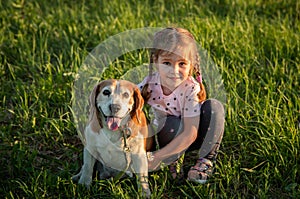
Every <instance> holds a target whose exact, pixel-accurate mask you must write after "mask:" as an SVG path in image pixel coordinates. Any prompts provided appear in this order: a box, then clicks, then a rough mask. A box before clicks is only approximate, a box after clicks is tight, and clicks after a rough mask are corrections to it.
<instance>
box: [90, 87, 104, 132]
mask: <svg viewBox="0 0 300 199" xmlns="http://www.w3.org/2000/svg"><path fill="white" fill-rule="evenodd" d="M100 86H101V82H100V83H98V84H96V86H95V87H94V88H93V90H92V92H91V94H90V98H89V106H90V110H89V123H90V126H91V128H92V130H93V132H97V133H98V132H99V130H100V129H101V128H102V124H101V120H100V118H98V117H99V116H98V115H99V110H98V108H97V107H96V97H97V95H98V92H99V89H100Z"/></svg>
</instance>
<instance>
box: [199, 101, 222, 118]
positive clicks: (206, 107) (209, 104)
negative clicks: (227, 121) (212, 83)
mask: <svg viewBox="0 0 300 199" xmlns="http://www.w3.org/2000/svg"><path fill="white" fill-rule="evenodd" d="M201 110H202V112H207V111H209V112H211V113H219V114H221V115H224V106H223V104H222V103H221V102H220V101H219V100H217V99H207V100H205V101H204V102H203V104H202V105H201Z"/></svg>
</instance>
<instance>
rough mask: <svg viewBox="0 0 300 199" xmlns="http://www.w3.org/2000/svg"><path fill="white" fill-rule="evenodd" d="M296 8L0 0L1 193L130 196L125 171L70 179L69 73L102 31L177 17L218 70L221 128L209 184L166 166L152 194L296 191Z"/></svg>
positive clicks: (75, 163)
mask: <svg viewBox="0 0 300 199" xmlns="http://www.w3.org/2000/svg"><path fill="white" fill-rule="evenodd" d="M299 10H300V2H299V1H295V0H267V1H264V0H248V1H244V0H232V1H229V0H211V1H208V0H204V1H196V0H194V1H193V0H191V1H187V0H176V1H171V0H167V1H162V0H153V1H151V0H145V1H133V0H130V1H121V0H120V1H118V0H111V1H109V2H107V3H105V2H103V1H75V0H73V1H67V0H53V1H46V0H41V1H34V0H12V1H1V0H0V86H1V90H0V168H1V169H0V197H1V198H140V197H141V196H140V193H139V192H138V191H137V189H136V186H137V185H136V181H135V179H132V178H126V179H124V180H121V181H118V182H113V181H108V180H97V179H96V180H95V181H94V183H93V186H92V187H91V189H90V190H87V189H85V188H84V187H81V186H79V185H77V184H74V183H72V181H71V180H70V178H71V176H72V175H73V174H75V173H76V172H77V171H78V170H79V168H80V166H81V164H82V148H83V145H82V143H81V140H80V139H79V137H78V133H77V128H76V123H75V118H74V116H73V114H72V112H73V108H74V107H73V106H72V102H73V99H74V92H73V89H74V82H75V80H76V78H77V77H78V73H79V72H80V71H81V70H82V64H83V63H84V61H85V60H86V57H87V55H88V54H89V53H90V52H91V51H92V50H93V49H94V48H95V47H96V46H97V45H99V44H100V43H101V42H104V41H106V40H107V39H109V38H110V37H112V36H114V35H116V34H119V33H122V32H124V31H128V30H134V29H138V28H145V27H153V28H156V27H167V26H179V27H183V28H186V29H188V30H190V31H191V32H192V33H193V34H194V35H195V38H196V40H197V42H198V43H199V45H201V47H202V48H203V49H205V50H206V51H207V54H208V55H209V57H210V58H211V60H212V61H213V62H214V63H215V65H216V67H217V70H218V72H219V75H220V77H221V79H222V82H223V84H224V89H225V91H226V101H225V102H224V105H225V109H226V125H225V134H224V138H223V142H222V145H221V148H220V153H219V156H218V159H217V164H216V172H215V175H214V177H213V178H212V179H211V180H210V181H209V183H207V184H204V185H197V184H191V183H188V182H183V183H180V184H178V183H176V182H174V181H173V180H171V178H170V174H169V172H168V171H167V169H165V170H162V171H159V172H154V173H151V174H150V183H151V185H150V186H151V189H152V192H153V198H299V195H300V176H299V170H300V155H299V149H300V138H299V128H300V100H299V96H300V89H299V78H300V12H299ZM147 56H148V54H147V52H145V51H144V50H137V51H134V52H129V53H126V54H125V55H122V56H120V57H119V58H117V59H116V60H115V62H114V63H111V65H110V66H108V67H107V70H105V72H104V73H103V74H101V76H98V77H96V78H98V79H106V78H120V77H121V76H122V75H124V74H125V73H126V72H128V71H129V70H131V69H133V70H134V68H135V67H136V66H140V65H141V64H143V63H147ZM204 81H205V78H204ZM206 84H207V86H208V87H209V86H210V85H209V84H208V82H206ZM211 86H212V85H211ZM210 96H214V93H210ZM186 162H189V158H187V160H186ZM189 166H191V165H189V164H187V165H186V166H185V169H188V167H189ZM154 190H156V191H154Z"/></svg>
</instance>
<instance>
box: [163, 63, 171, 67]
mask: <svg viewBox="0 0 300 199" xmlns="http://www.w3.org/2000/svg"><path fill="white" fill-rule="evenodd" d="M163 64H164V65H167V66H170V65H171V63H170V62H163Z"/></svg>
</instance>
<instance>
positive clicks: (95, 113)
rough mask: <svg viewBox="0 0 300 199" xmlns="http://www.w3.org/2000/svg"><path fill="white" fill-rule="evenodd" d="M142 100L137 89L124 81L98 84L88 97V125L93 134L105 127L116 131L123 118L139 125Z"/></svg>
mask: <svg viewBox="0 0 300 199" xmlns="http://www.w3.org/2000/svg"><path fill="white" fill-rule="evenodd" d="M143 105H144V100H143V98H142V96H141V94H140V91H139V89H138V87H137V86H136V85H135V84H133V83H131V82H129V81H126V80H115V79H109V80H104V81H102V82H100V83H98V84H97V85H96V86H95V87H94V89H93V91H92V93H91V95H90V118H89V120H90V124H91V127H92V130H93V131H94V132H99V130H100V128H103V127H106V128H108V129H110V130H112V131H115V130H118V128H119V127H120V125H122V121H123V119H124V118H128V117H130V118H131V120H132V121H134V122H136V123H137V124H138V123H140V122H141V121H142V120H143V118H141V114H142V107H143Z"/></svg>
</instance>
